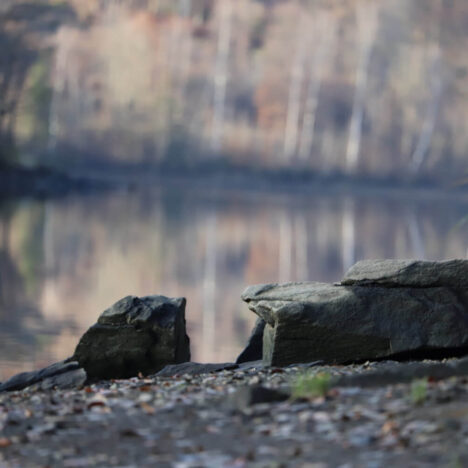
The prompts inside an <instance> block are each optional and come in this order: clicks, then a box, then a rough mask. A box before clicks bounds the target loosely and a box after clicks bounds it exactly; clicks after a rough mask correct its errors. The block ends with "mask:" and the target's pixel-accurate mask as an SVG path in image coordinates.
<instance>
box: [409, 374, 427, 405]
mask: <svg viewBox="0 0 468 468" xmlns="http://www.w3.org/2000/svg"><path fill="white" fill-rule="evenodd" d="M427 384H428V379H427V378H424V379H416V380H413V381H412V382H411V388H410V398H411V402H412V403H413V404H414V405H422V404H423V403H424V402H425V401H426V398H427Z"/></svg>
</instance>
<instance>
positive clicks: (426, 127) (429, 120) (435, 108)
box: [410, 44, 443, 174]
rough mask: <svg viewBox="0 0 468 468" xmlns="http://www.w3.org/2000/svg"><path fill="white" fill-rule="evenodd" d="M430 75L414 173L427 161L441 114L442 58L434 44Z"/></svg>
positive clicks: (412, 164) (414, 161) (415, 155)
mask: <svg viewBox="0 0 468 468" xmlns="http://www.w3.org/2000/svg"><path fill="white" fill-rule="evenodd" d="M430 68H431V69H430V71H429V76H430V77H431V99H430V100H429V102H428V104H427V110H426V112H425V118H424V123H423V126H422V129H421V135H420V136H419V139H418V143H417V145H416V148H415V150H414V152H413V154H412V156H411V167H410V168H411V172H412V173H413V174H415V173H417V172H419V170H420V169H421V167H422V165H423V164H424V162H425V161H426V158H427V155H428V153H429V148H430V146H431V141H432V135H433V134H434V130H435V127H436V123H437V117H438V115H439V108H440V101H441V98H442V89H443V84H442V77H441V68H442V67H441V59H440V47H439V45H438V44H437V45H435V46H434V51H433V59H432V64H431V67H430Z"/></svg>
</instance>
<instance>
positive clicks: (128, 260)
mask: <svg viewBox="0 0 468 468" xmlns="http://www.w3.org/2000/svg"><path fill="white" fill-rule="evenodd" d="M465 212H466V205H464V204H463V203H460V204H456V203H454V202H453V201H450V202H447V201H439V202H438V201H430V202H424V201H421V202H419V201H417V200H414V201H412V202H408V200H407V199H406V198H401V199H374V198H372V197H369V198H365V197H361V198H359V197H332V196H318V195H308V196H304V197H301V196H291V197H287V196H284V197H282V196H278V195H272V196H261V195H260V194H257V193H256V194H255V196H254V197H250V196H249V195H248V194H246V193H240V194H233V195H223V196H220V197H213V196H211V195H210V194H206V193H201V192H196V191H191V192H185V191H183V190H178V191H174V190H172V191H167V192H166V191H164V190H161V191H157V192H141V193H140V192H131V193H120V194H119V193H113V194H108V195H104V196H90V197H82V198H68V199H63V200H60V201H48V202H46V203H45V208H44V205H43V204H41V203H38V204H29V205H24V204H23V205H16V206H15V207H14V209H11V210H10V212H9V213H5V214H2V215H1V219H2V222H1V223H0V225H1V234H0V235H1V236H2V237H1V241H2V244H1V252H2V257H1V260H0V262H1V263H0V272H1V275H2V277H7V278H8V283H3V282H2V286H3V284H6V285H7V286H5V287H7V288H8V290H9V291H16V293H15V295H14V297H13V298H9V299H8V304H7V306H5V301H7V297H8V296H5V297H2V301H3V302H2V306H1V307H2V308H1V314H2V315H1V320H2V323H6V321H7V320H9V321H10V322H9V323H14V324H15V327H16V330H17V332H18V333H24V336H23V338H19V339H18V341H17V344H14V345H11V346H10V349H16V348H15V347H16V346H17V347H18V349H19V347H20V343H21V340H23V342H24V343H28V339H29V340H31V339H32V338H31V337H33V336H34V330H37V329H40V330H41V333H43V332H44V330H48V331H49V333H50V334H51V335H53V334H56V335H55V336H54V337H53V340H52V341H51V343H49V344H48V346H47V348H44V349H43V351H41V352H40V353H39V354H40V355H41V356H43V357H44V356H46V355H48V356H52V357H51V359H55V360H58V359H61V358H64V357H67V356H68V355H69V354H70V353H71V352H72V351H73V347H74V345H75V344H76V341H77V340H78V338H79V335H80V334H81V333H82V332H83V331H84V330H85V329H86V328H87V327H88V326H90V325H91V324H92V323H94V321H95V320H96V318H97V316H98V314H99V313H100V312H102V310H104V309H105V308H107V307H108V306H109V305H110V304H112V303H113V302H114V301H116V300H118V299H119V298H121V297H123V296H125V295H127V294H135V295H147V294H158V293H159V294H165V295H169V296H185V297H187V299H188V306H187V319H188V327H189V334H190V336H191V339H192V346H193V358H194V359H196V360H204V361H210V360H229V359H233V358H234V356H235V355H236V353H237V352H238V351H239V350H240V348H241V347H242V345H243V343H244V341H245V339H246V336H247V335H248V333H249V331H250V330H249V329H250V327H251V325H252V323H253V321H254V318H255V317H254V315H253V314H252V313H251V312H249V311H248V309H247V307H246V306H245V305H244V304H243V303H242V302H241V300H240V293H241V292H242V290H243V289H244V287H245V286H246V285H247V284H254V283H264V282H275V281H278V280H281V281H296V280H297V281H303V280H314V281H337V280H339V279H340V277H341V276H342V274H343V272H344V270H345V269H346V268H347V266H348V265H349V264H350V263H352V262H353V261H357V260H359V259H362V258H385V257H386V258H392V257H399V258H412V257H425V258H428V259H434V260H436V259H444V258H452V257H464V256H465V252H466V248H467V245H466V239H467V238H468V236H467V234H468V232H467V229H468V228H467V226H466V225H465V226H462V227H460V228H458V229H454V227H455V226H456V224H457V221H458V220H459V219H461V217H462V215H463V214H464V213H465ZM25 233H27V235H25ZM21 236H25V237H24V238H22V240H21V242H20V241H19V239H21ZM31 243H32V245H31ZM34 249H37V250H38V251H34ZM25 257H28V258H29V260H28V261H25ZM25 265H26V266H27V265H29V267H27V268H26V266H25ZM31 265H32V266H31ZM27 272H29V273H27ZM28 274H29V275H31V276H32V277H35V278H36V281H37V278H40V281H39V283H36V286H34V282H31V279H28ZM15 301H16V302H15ZM38 309H40V311H41V313H40V314H39V312H38ZM11 310H14V311H15V313H14V314H12V313H11V312H10V311H11ZM31 319H32V321H33V322H34V321H35V323H33V324H31ZM3 330H4V328H2V332H3ZM6 333H8V332H6ZM15 333H16V332H15ZM28 333H29V335H28ZM5 337H6V335H5ZM31 349H33V348H32V347H31V348H30V350H31ZM31 352H32V351H31ZM44 359H45V358H44Z"/></svg>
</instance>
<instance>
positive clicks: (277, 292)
mask: <svg viewBox="0 0 468 468" xmlns="http://www.w3.org/2000/svg"><path fill="white" fill-rule="evenodd" d="M242 298H243V299H244V300H245V301H246V302H247V303H248V305H249V308H250V309H251V310H252V311H254V312H255V313H256V314H257V315H258V316H259V317H261V318H262V319H263V320H265V322H266V327H265V330H264V335H263V361H264V363H265V364H267V365H272V366H286V365H289V364H294V363H301V362H309V361H310V362H311V361H317V360H323V361H325V362H327V363H348V362H355V361H361V360H368V359H381V358H386V357H391V356H395V355H405V354H406V356H405V357H411V353H418V358H424V357H425V352H433V351H434V350H438V351H442V352H444V350H445V351H446V352H447V353H448V354H449V353H452V352H456V353H460V354H463V353H468V310H467V309H466V308H465V307H464V305H463V303H461V302H460V300H459V297H458V295H457V294H456V293H455V292H453V291H452V290H451V289H449V288H445V287H428V288H403V287H402V288H384V287H360V286H336V285H329V284H323V283H288V284H283V285H276V284H273V285H263V286H253V287H250V288H247V290H246V291H245V292H244V294H243V295H242Z"/></svg>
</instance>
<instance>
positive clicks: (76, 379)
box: [0, 360, 86, 392]
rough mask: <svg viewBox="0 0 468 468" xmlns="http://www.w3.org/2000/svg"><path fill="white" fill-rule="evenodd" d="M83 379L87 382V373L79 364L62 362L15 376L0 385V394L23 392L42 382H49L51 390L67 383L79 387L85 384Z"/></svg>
mask: <svg viewBox="0 0 468 468" xmlns="http://www.w3.org/2000/svg"><path fill="white" fill-rule="evenodd" d="M83 378H84V381H85V380H86V373H85V372H84V371H83V369H80V366H79V364H78V362H75V361H68V360H67V361H61V362H57V363H56V364H52V365H51V366H48V367H45V368H44V369H41V370H38V371H32V372H22V373H21V374H17V375H14V376H13V377H12V378H11V379H9V380H7V381H6V382H4V383H3V384H1V385H0V392H5V391H14V390H22V389H24V388H26V387H30V386H31V385H34V384H37V383H42V382H48V383H47V384H46V385H50V387H49V388H52V387H55V386H57V387H61V385H65V384H66V383H68V384H69V385H70V386H79V385H81V384H82V383H84V381H83ZM68 384H67V385H68ZM75 384H76V385H75ZM61 388H63V387H61Z"/></svg>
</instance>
